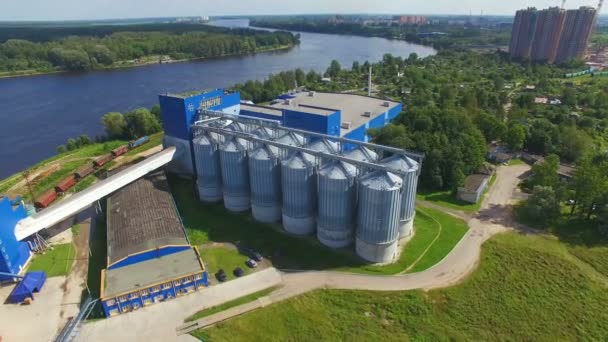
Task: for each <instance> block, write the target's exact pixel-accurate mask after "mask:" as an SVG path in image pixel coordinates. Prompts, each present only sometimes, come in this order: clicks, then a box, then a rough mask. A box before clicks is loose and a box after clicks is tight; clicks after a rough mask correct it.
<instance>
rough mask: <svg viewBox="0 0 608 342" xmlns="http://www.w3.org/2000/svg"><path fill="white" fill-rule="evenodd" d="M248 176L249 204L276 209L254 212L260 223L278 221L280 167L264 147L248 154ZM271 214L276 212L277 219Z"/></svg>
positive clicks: (270, 152)
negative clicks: (266, 211) (249, 187)
mask: <svg viewBox="0 0 608 342" xmlns="http://www.w3.org/2000/svg"><path fill="white" fill-rule="evenodd" d="M249 175H250V184H251V204H252V205H253V206H256V207H260V208H271V209H274V207H276V211H273V210H268V213H266V214H264V213H257V212H254V216H260V217H256V218H258V219H260V220H261V221H278V220H279V219H280V205H281V196H282V192H281V165H280V160H279V159H278V158H277V157H276V155H273V154H272V151H271V150H270V148H269V147H268V146H266V145H262V146H259V147H257V148H256V149H255V150H254V151H252V152H251V153H250V154H249ZM272 212H278V217H269V216H274V214H273V213H272Z"/></svg>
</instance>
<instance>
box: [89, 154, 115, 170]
mask: <svg viewBox="0 0 608 342" xmlns="http://www.w3.org/2000/svg"><path fill="white" fill-rule="evenodd" d="M112 159H114V156H113V155H112V154H106V155H105V156H101V157H99V158H97V159H95V160H94V161H93V164H94V165H95V166H97V167H102V166H104V165H105V164H107V163H108V162H109V161H110V160H112Z"/></svg>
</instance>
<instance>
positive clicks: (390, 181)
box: [355, 171, 403, 263]
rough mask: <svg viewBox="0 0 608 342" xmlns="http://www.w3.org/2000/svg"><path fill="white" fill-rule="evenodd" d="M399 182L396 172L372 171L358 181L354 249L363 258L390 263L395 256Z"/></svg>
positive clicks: (397, 234) (400, 184) (399, 203)
mask: <svg viewBox="0 0 608 342" xmlns="http://www.w3.org/2000/svg"><path fill="white" fill-rule="evenodd" d="M402 190H403V184H402V180H401V178H400V177H399V176H396V175H394V174H392V173H390V172H386V171H374V172H371V173H369V174H367V175H365V176H363V177H362V178H361V179H360V181H359V191H358V196H359V197H358V206H357V208H358V215H357V232H356V243H355V249H356V251H357V254H358V255H359V256H360V257H362V258H363V259H365V260H367V261H370V262H374V263H390V262H393V261H394V259H395V258H396V257H397V256H398V254H399V250H398V246H399V214H400V205H401V197H402V193H401V192H402Z"/></svg>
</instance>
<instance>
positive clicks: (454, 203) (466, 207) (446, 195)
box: [416, 174, 496, 212]
mask: <svg viewBox="0 0 608 342" xmlns="http://www.w3.org/2000/svg"><path fill="white" fill-rule="evenodd" d="M495 182H496V174H494V175H492V177H491V178H490V182H489V183H488V188H487V189H486V190H485V191H484V193H483V195H481V198H480V199H479V201H478V202H477V203H469V202H465V201H462V200H459V199H458V198H456V195H454V194H453V193H452V191H435V192H428V191H420V192H418V194H417V195H416V197H417V198H418V199H419V200H423V201H429V202H433V203H435V204H437V205H441V206H444V207H446V208H451V209H456V210H460V211H465V212H476V211H479V209H480V208H481V204H482V203H483V199H484V198H485V197H486V195H487V193H488V191H490V189H491V188H492V186H493V185H494V183H495Z"/></svg>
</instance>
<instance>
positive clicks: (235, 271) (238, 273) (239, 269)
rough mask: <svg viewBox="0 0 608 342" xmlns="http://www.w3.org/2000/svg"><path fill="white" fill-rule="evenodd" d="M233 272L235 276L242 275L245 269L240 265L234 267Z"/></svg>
mask: <svg viewBox="0 0 608 342" xmlns="http://www.w3.org/2000/svg"><path fill="white" fill-rule="evenodd" d="M233 273H234V276H235V277H242V276H244V275H245V271H243V269H242V268H240V267H237V268H235V269H234V272H233Z"/></svg>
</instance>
